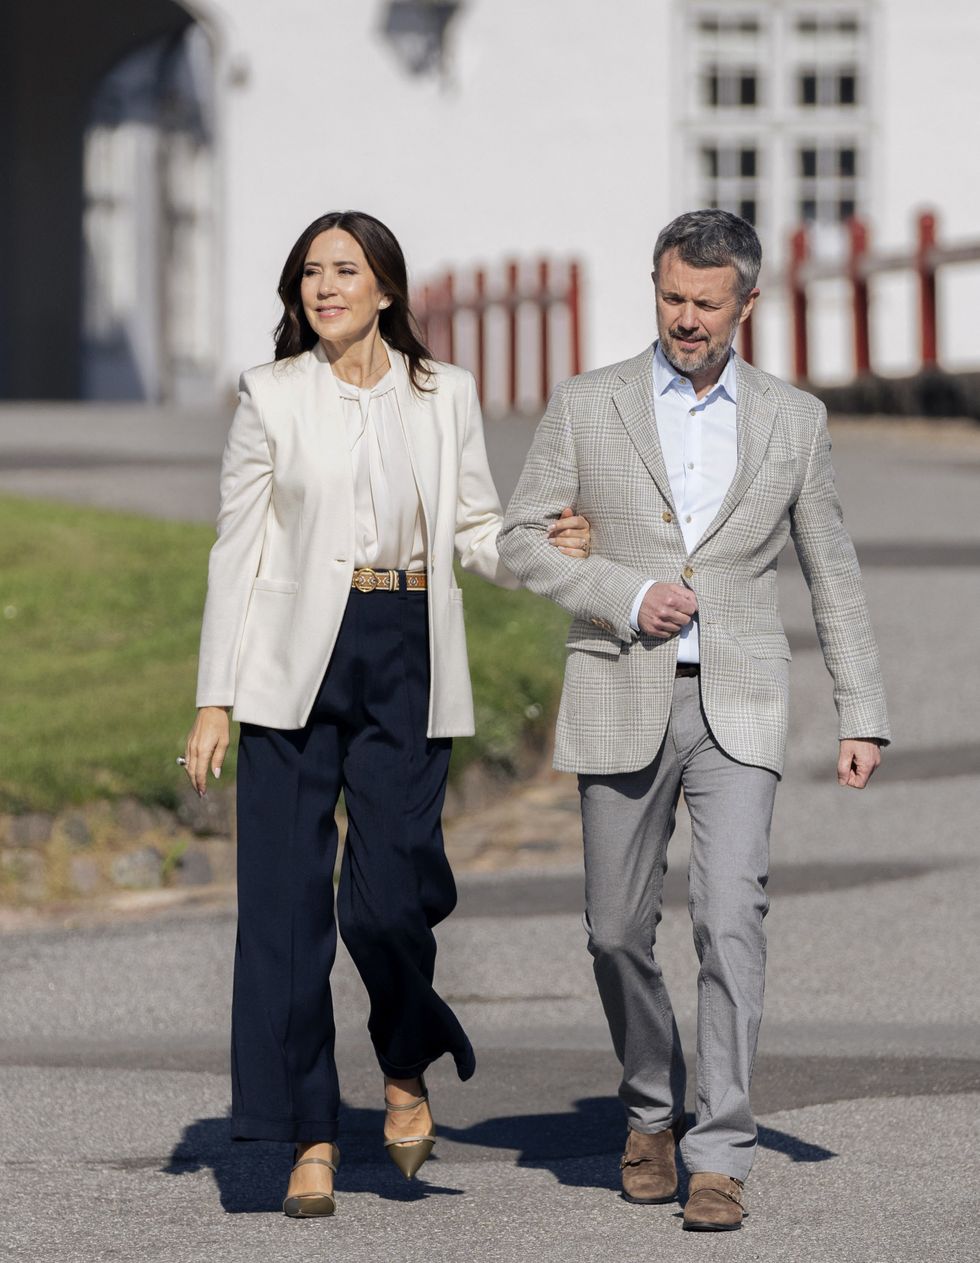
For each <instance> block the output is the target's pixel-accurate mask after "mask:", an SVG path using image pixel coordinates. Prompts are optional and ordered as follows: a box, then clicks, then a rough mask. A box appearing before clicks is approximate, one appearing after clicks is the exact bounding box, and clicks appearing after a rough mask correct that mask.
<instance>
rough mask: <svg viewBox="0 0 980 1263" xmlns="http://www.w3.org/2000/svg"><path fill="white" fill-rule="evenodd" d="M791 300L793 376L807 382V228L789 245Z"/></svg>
mask: <svg viewBox="0 0 980 1263" xmlns="http://www.w3.org/2000/svg"><path fill="white" fill-rule="evenodd" d="M789 250H790V253H789V272H788V277H789V298H790V319H791V323H792V327H793V375H794V377H795V378H796V380H797V381H798V382H805V381H807V379H808V378H809V375H810V364H809V354H808V351H809V345H808V340H807V318H806V317H807V311H806V281H805V280H804V279H803V268H804V265H805V264H806V261H807V256H808V255H809V253H810V249H809V243H808V242H807V236H806V228H805V227H801V228H797V230H796V232H794V233H793V235H792V237H791V238H790V243H789Z"/></svg>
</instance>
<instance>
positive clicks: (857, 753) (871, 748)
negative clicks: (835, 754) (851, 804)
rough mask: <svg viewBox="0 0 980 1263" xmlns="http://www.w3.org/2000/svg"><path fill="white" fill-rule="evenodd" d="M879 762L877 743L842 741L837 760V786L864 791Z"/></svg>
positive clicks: (849, 739) (879, 749) (879, 754)
mask: <svg viewBox="0 0 980 1263" xmlns="http://www.w3.org/2000/svg"><path fill="white" fill-rule="evenodd" d="M880 762H881V748H880V747H879V745H878V742H877V741H858V740H854V739H852V738H848V739H847V740H846V741H842V742H841V743H840V757H839V758H838V760H837V784H838V785H846V786H847V787H848V788H849V789H864V787H865V785H867V783H868V781H870V780H871V775H872V773H873V772H874V770H875V768H876V767H877V766H878V764H879V763H880Z"/></svg>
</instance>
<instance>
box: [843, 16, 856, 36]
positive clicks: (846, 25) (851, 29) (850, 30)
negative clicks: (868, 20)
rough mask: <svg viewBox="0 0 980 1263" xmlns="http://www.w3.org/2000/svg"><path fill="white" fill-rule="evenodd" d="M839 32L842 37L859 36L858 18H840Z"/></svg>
mask: <svg viewBox="0 0 980 1263" xmlns="http://www.w3.org/2000/svg"><path fill="white" fill-rule="evenodd" d="M837 30H838V31H839V32H840V34H841V35H857V33H858V31H859V30H860V26H859V24H858V20H857V18H838V19H837Z"/></svg>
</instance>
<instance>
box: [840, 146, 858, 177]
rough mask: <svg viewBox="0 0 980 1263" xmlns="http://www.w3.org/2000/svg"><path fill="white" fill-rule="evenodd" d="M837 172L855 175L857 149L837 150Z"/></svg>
mask: <svg viewBox="0 0 980 1263" xmlns="http://www.w3.org/2000/svg"><path fill="white" fill-rule="evenodd" d="M837 173H838V175H843V176H848V177H850V176H855V175H857V150H855V149H841V150H840V151H839V152H838V154H837Z"/></svg>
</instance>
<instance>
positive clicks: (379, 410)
mask: <svg viewBox="0 0 980 1263" xmlns="http://www.w3.org/2000/svg"><path fill="white" fill-rule="evenodd" d="M335 380H336V382H337V390H338V391H339V392H340V398H341V402H342V405H343V409H344V416H345V419H346V421H347V437H348V440H349V442H350V459H351V467H352V469H353V473H354V565H355V566H356V567H357V566H371V567H372V568H374V569H375V570H389V569H390V570H424V569H425V544H424V542H423V539H422V513H421V508H420V505H419V493H418V488H417V487H416V485H415V475H414V473H413V472H412V461H411V457H410V456H409V452H408V445H407V444H406V442H405V435H404V432H403V430H402V419H401V413H400V412H399V409H398V396H397V394H396V393H395V379H394V374H393V373H392V372H391V370H389V371H388V372H387V373H386V374H385V376H384V377H382V379H381V380H380V381H379V382H378V383H377V385H375V386H371V387H367V388H365V387H361V386H352V385H351V384H350V382H345V381H343V380H342V378H340V377H336V378H335Z"/></svg>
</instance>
